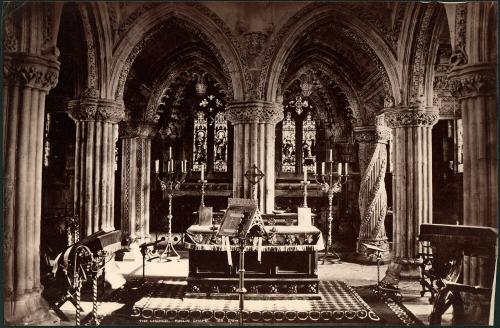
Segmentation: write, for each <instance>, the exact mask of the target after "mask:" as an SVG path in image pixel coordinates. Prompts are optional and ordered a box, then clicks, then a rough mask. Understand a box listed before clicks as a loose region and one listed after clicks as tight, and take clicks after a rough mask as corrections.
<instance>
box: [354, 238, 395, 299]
mask: <svg viewBox="0 0 500 328" xmlns="http://www.w3.org/2000/svg"><path fill="white" fill-rule="evenodd" d="M362 245H363V246H364V247H365V253H366V254H367V255H369V253H374V254H375V256H376V257H377V290H376V294H377V296H378V297H379V298H384V297H385V295H390V296H392V297H394V298H396V300H398V301H401V299H402V296H401V292H400V291H399V290H398V289H394V288H389V287H385V286H383V284H382V283H381V282H380V264H381V263H382V262H383V261H382V254H383V253H384V252H386V250H384V249H382V248H380V247H377V246H373V245H370V244H366V243H362Z"/></svg>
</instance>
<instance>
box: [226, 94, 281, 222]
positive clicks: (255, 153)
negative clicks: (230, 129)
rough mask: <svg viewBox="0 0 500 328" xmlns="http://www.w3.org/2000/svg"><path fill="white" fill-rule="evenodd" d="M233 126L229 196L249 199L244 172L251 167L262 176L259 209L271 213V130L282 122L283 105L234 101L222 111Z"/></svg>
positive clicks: (272, 202)
mask: <svg viewBox="0 0 500 328" xmlns="http://www.w3.org/2000/svg"><path fill="white" fill-rule="evenodd" d="M226 115H227V118H228V120H229V121H230V122H231V123H232V124H233V126H234V147H233V153H234V155H233V197H243V198H251V197H252V195H251V184H250V183H249V182H248V180H247V179H246V178H245V172H246V171H247V170H248V169H250V167H251V166H252V165H253V164H255V165H257V166H258V167H259V169H260V170H261V171H262V172H263V173H264V174H265V177H264V178H262V180H261V181H260V182H259V183H258V184H257V185H256V188H257V195H258V198H259V208H260V210H261V211H262V212H263V213H271V211H272V210H274V183H275V178H274V174H275V163H274V158H275V156H274V148H275V127H276V123H278V122H279V121H281V120H282V119H283V106H282V105H281V104H277V103H271V102H266V101H260V100H253V101H252V100H250V101H244V102H234V103H231V104H230V105H229V106H228V109H227V111H226Z"/></svg>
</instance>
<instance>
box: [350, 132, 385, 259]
mask: <svg viewBox="0 0 500 328" xmlns="http://www.w3.org/2000/svg"><path fill="white" fill-rule="evenodd" d="M354 131H355V136H356V140H357V141H358V143H359V164H360V165H359V166H360V170H361V183H360V187H359V197H358V203H359V212H360V215H361V225H360V228H359V236H358V240H357V242H356V252H357V253H358V256H357V259H358V261H361V262H374V263H375V262H376V261H377V259H376V257H375V255H366V253H365V252H366V247H365V246H363V244H370V245H373V246H376V247H379V248H381V249H384V250H385V251H386V252H385V253H384V255H383V260H388V258H389V244H388V242H387V236H386V233H385V227H384V221H385V217H386V214H387V192H386V189H385V181H384V180H385V172H386V168H387V148H386V147H387V146H386V144H387V141H388V140H389V139H390V136H391V129H390V128H388V127H386V126H366V127H357V128H354Z"/></svg>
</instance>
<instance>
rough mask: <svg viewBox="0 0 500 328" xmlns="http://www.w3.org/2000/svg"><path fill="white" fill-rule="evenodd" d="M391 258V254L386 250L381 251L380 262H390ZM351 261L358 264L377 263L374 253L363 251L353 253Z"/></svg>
mask: <svg viewBox="0 0 500 328" xmlns="http://www.w3.org/2000/svg"><path fill="white" fill-rule="evenodd" d="M391 259H392V254H391V253H390V252H389V251H387V252H385V253H382V258H381V259H380V264H381V265H382V264H387V263H390V262H391ZM352 261H353V262H356V263H359V264H368V265H370V264H377V256H376V255H375V254H364V253H355V254H354V256H353V259H352Z"/></svg>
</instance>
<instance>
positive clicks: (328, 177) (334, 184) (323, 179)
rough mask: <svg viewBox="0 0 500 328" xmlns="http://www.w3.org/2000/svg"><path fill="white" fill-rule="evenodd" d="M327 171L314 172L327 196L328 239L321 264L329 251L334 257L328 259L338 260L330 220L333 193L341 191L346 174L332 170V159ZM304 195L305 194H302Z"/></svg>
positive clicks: (334, 261) (332, 261)
mask: <svg viewBox="0 0 500 328" xmlns="http://www.w3.org/2000/svg"><path fill="white" fill-rule="evenodd" d="M327 163H328V164H329V172H328V173H324V172H322V173H321V174H315V180H316V182H317V183H319V184H320V185H321V190H323V191H324V192H326V193H327V196H328V239H327V242H326V248H325V254H324V255H323V264H325V260H326V259H327V258H328V256H329V253H330V252H331V255H332V256H333V257H334V258H333V259H332V260H329V262H330V263H338V262H340V256H339V255H338V254H337V253H336V252H335V250H334V249H333V242H332V221H333V195H334V194H336V193H339V192H341V191H342V185H343V184H345V183H346V182H347V177H348V174H338V173H335V172H334V171H333V161H328V162H327ZM304 197H305V196H304Z"/></svg>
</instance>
